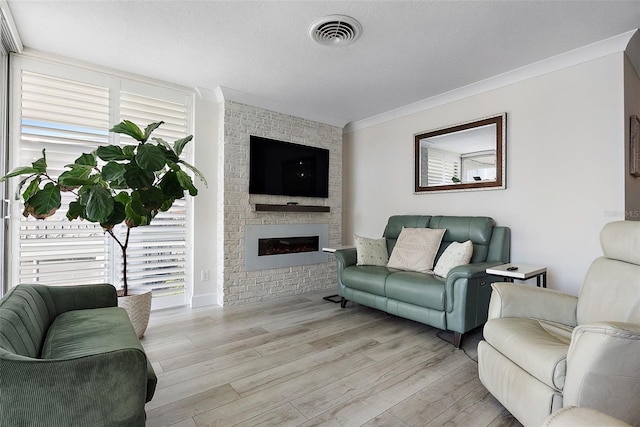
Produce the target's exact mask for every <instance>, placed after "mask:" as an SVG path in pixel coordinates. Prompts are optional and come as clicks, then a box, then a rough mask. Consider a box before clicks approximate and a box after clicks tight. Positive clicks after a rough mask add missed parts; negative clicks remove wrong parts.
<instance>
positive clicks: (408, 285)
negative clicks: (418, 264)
mask: <svg viewBox="0 0 640 427" xmlns="http://www.w3.org/2000/svg"><path fill="white" fill-rule="evenodd" d="M385 292H386V295H387V298H391V299H394V300H397V301H402V302H407V303H410V304H414V305H418V306H420V307H427V308H432V309H434V310H441V311H444V305H445V290H444V279H442V278H439V277H436V276H434V275H433V274H428V273H416V272H413V271H396V272H394V273H393V274H391V275H389V276H388V277H387V283H386V285H385Z"/></svg>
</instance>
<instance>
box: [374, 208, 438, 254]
mask: <svg viewBox="0 0 640 427" xmlns="http://www.w3.org/2000/svg"><path fill="white" fill-rule="evenodd" d="M430 220H431V216H429V215H394V216H391V217H389V221H388V222H387V226H386V227H385V229H384V233H382V235H383V236H384V237H385V238H386V239H387V250H388V251H389V255H391V252H393V248H394V247H395V245H396V242H397V241H398V236H399V235H400V232H401V231H402V228H403V227H407V228H427V227H429V221H430Z"/></svg>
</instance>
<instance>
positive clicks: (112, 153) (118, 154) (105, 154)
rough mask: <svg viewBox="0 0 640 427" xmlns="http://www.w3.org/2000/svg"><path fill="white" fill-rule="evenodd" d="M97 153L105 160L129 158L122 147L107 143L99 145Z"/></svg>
mask: <svg viewBox="0 0 640 427" xmlns="http://www.w3.org/2000/svg"><path fill="white" fill-rule="evenodd" d="M96 155H97V156H98V157H99V158H100V159H102V160H104V161H105V162H110V161H112V160H127V156H126V155H125V154H124V152H123V151H122V148H121V147H119V146H117V145H105V146H101V147H98V149H97V150H96Z"/></svg>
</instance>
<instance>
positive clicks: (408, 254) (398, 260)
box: [387, 228, 445, 273]
mask: <svg viewBox="0 0 640 427" xmlns="http://www.w3.org/2000/svg"><path fill="white" fill-rule="evenodd" d="M444 232H445V230H441V229H431V228H403V229H402V231H401V232H400V235H399V236H398V241H397V242H396V245H395V247H394V248H393V252H391V256H390V257H389V263H388V264H387V267H389V268H397V269H400V270H407V271H417V272H421V273H427V272H429V271H431V269H432V268H433V261H434V259H435V258H436V254H437V253H438V248H439V247H440V242H441V241H442V236H443V235H444Z"/></svg>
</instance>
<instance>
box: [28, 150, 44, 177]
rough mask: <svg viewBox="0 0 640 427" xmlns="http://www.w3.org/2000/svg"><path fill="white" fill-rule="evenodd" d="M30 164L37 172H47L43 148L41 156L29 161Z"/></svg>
mask: <svg viewBox="0 0 640 427" xmlns="http://www.w3.org/2000/svg"><path fill="white" fill-rule="evenodd" d="M31 166H33V169H35V170H36V171H37V172H38V173H46V172H47V155H46V153H45V150H44V148H43V149H42V157H41V158H39V159H38V160H36V161H35V162H33V163H31Z"/></svg>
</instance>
